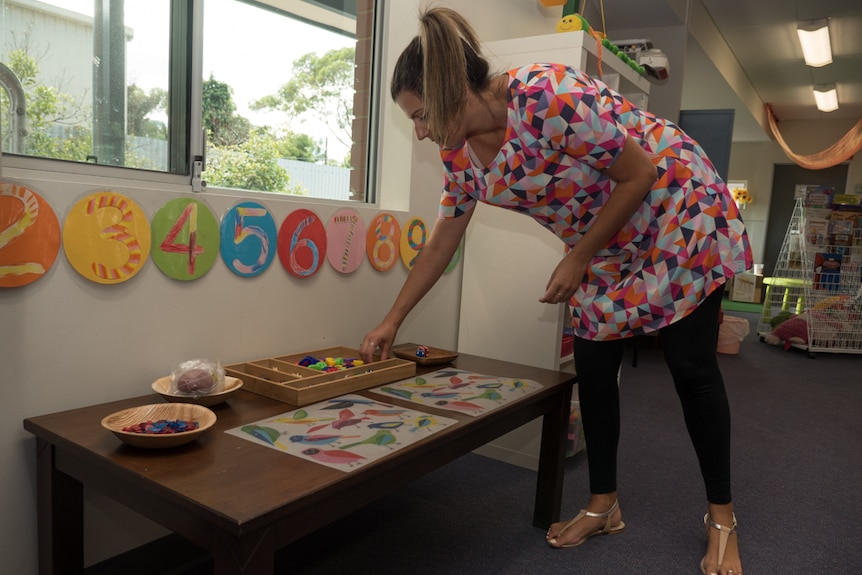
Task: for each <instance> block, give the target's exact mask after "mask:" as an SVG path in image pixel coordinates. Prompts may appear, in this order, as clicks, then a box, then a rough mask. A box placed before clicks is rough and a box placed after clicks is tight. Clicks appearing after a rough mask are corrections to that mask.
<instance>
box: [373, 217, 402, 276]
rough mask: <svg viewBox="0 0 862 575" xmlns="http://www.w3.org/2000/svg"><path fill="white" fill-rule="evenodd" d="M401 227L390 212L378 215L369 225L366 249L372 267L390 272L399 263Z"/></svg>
mask: <svg viewBox="0 0 862 575" xmlns="http://www.w3.org/2000/svg"><path fill="white" fill-rule="evenodd" d="M400 242H401V226H400V225H399V224H398V220H396V219H395V216H393V215H392V214H390V213H389V212H383V213H380V214H377V215H376V216H375V217H374V219H373V220H371V223H370V224H369V225H368V238H367V240H366V242H365V249H366V251H367V253H368V261H369V262H370V263H371V267H373V268H374V269H376V270H377V271H380V272H388V271H389V270H391V269H392V266H394V265H395V263H396V262H397V261H398V258H399V254H400V248H399V246H400Z"/></svg>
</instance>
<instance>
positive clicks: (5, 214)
mask: <svg viewBox="0 0 862 575" xmlns="http://www.w3.org/2000/svg"><path fill="white" fill-rule="evenodd" d="M59 252H60V223H59V222H58V221H57V216H56V215H55V214H54V210H52V209H51V206H49V205H48V202H46V201H45V200H44V199H43V198H42V196H40V195H39V194H37V193H36V192H34V191H33V190H31V189H30V188H26V187H24V186H20V185H18V184H13V183H11V182H0V287H21V286H25V285H27V284H30V283H33V282H34V281H36V280H37V279H39V278H41V277H42V276H44V275H45V273H46V272H47V271H48V270H49V269H51V266H52V265H54V261H55V260H56V259H57V254H58V253H59Z"/></svg>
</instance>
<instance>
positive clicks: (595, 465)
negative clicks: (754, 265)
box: [575, 286, 731, 504]
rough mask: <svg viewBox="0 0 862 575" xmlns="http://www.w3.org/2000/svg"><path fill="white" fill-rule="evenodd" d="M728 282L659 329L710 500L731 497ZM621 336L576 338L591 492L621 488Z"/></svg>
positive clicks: (576, 354) (718, 502) (724, 500)
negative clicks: (723, 355) (722, 330)
mask: <svg viewBox="0 0 862 575" xmlns="http://www.w3.org/2000/svg"><path fill="white" fill-rule="evenodd" d="M723 292H724V288H723V286H722V287H721V288H719V289H718V290H716V291H715V292H713V293H712V294H710V295H709V297H707V298H706V299H705V300H704V301H703V302H701V304H700V305H699V306H698V307H697V309H696V310H694V311H693V312H691V313H690V314H689V315H687V316H686V317H684V318H683V319H681V320H679V321H677V322H675V323H673V324H671V325H669V326H667V327H665V328H663V329H661V330H659V333H660V334H661V347H662V350H663V351H664V357H665V361H666V362H667V365H668V367H669V368H670V372H671V375H672V377H673V382H674V386H675V387H676V392H677V395H678V396H679V398H680V402H681V403H682V408H683V414H684V415H685V423H686V427H687V429H688V433H689V436H690V437H691V441H692V443H693V444H694V449H695V452H696V453H697V459H698V462H699V463H700V471H701V474H702V475H703V480H704V483H705V485H706V498H707V501H709V502H710V503H715V504H725V503H730V502H731V496H730V408H729V406H728V403H727V394H726V393H725V390H724V381H723V380H722V378H721V371H720V370H719V367H718V360H717V359H716V352H715V348H716V345H717V338H718V317H719V312H720V310H721V299H722V295H723ZM624 345H625V340H624V339H617V340H611V341H590V340H586V339H580V338H575V369H576V371H577V373H578V391H579V393H578V395H579V400H580V404H581V405H580V407H581V417H582V419H583V424H584V439H585V441H586V444H587V461H588V462H589V473H590V493H594V494H601V493H612V492H615V491H616V490H617V444H618V443H619V438H620V394H619V387H618V386H617V373H618V371H619V368H620V364H621V362H622V358H623V349H624Z"/></svg>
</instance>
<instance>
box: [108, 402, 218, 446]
mask: <svg viewBox="0 0 862 575" xmlns="http://www.w3.org/2000/svg"><path fill="white" fill-rule="evenodd" d="M160 419H167V420H168V421H175V420H178V419H179V420H184V421H197V422H198V427H197V429H193V430H191V431H182V432H180V433H165V434H152V433H134V432H131V431H123V428H124V427H130V426H132V425H137V424H139V423H145V422H147V421H158V420H160ZM216 419H217V418H216V414H215V413H213V412H212V411H210V410H209V409H207V408H206V407H204V406H202V405H195V404H193V403H158V404H152V405H141V406H138V407H130V408H128V409H124V410H122V411H118V412H116V413H112V414H111V415H109V416H107V417H105V418H104V419H102V427H104V428H105V429H107V430H108V431H110V432H112V433H113V434H114V435H116V436H117V437H118V438H119V439H120V440H121V441H122V442H123V443H127V444H128V445H133V446H135V447H143V448H145V449H162V448H166V447H177V446H178V445H184V444H186V443H190V442H192V441H194V440H195V439H197V438H198V437H200V436H201V434H202V433H204V432H205V431H206V430H207V429H209V428H210V427H212V426H213V425H214V424H215V422H216Z"/></svg>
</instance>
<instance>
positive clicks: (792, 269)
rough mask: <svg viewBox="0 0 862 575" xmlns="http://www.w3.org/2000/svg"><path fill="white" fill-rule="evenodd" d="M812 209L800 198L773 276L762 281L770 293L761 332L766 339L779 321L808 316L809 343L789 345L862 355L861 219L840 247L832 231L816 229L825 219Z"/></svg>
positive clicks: (807, 338)
mask: <svg viewBox="0 0 862 575" xmlns="http://www.w3.org/2000/svg"><path fill="white" fill-rule="evenodd" d="M819 211H823V210H822V209H820V210H819ZM827 211H828V210H827ZM809 212H812V210H811V209H809V208H806V206H805V201H804V199H803V198H801V197H800V198H797V199H796V205H795V207H794V210H793V214H792V215H791V218H790V224H789V225H788V228H787V234H786V236H785V239H784V243H783V244H782V246H781V251H780V252H779V255H778V261H777V262H776V265H775V272H774V277H770V278H764V280H763V283H764V285H765V286H766V297H765V298H764V301H763V311H762V312H761V316H760V320H759V322H758V328H757V333H758V335H759V336H760V339H761V341H763V340H764V339H765V338H766V336H767V335H769V334H770V333H771V332H772V331H773V330H774V329H775V328H776V326H777V325H779V324H780V322H782V321H785V320H787V319H789V318H792V317H794V316H803V317H805V331H807V337H806V338H805V341H806V343H789V345H791V346H792V347H796V348H799V349H804V350H806V351H807V352H808V355H809V356H810V357H815V355H816V353H817V352H828V353H853V354H862V226H860V220H859V219H854V220H853V224H852V225H853V233H852V234H848V235H850V239H849V240H848V242H847V243H846V244H845V245H836V244H834V243H830V241H829V237H830V236H831V235H832V234H819V235H818V234H814V233H812V230H814V229H819V227H824V226H826V223H823V226H820V225H818V226H815V225H814V218H813V217H812V216H811V214H810V213H809ZM831 217H833V218H834V217H835V216H834V215H833V216H831ZM824 260H828V261H824Z"/></svg>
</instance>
